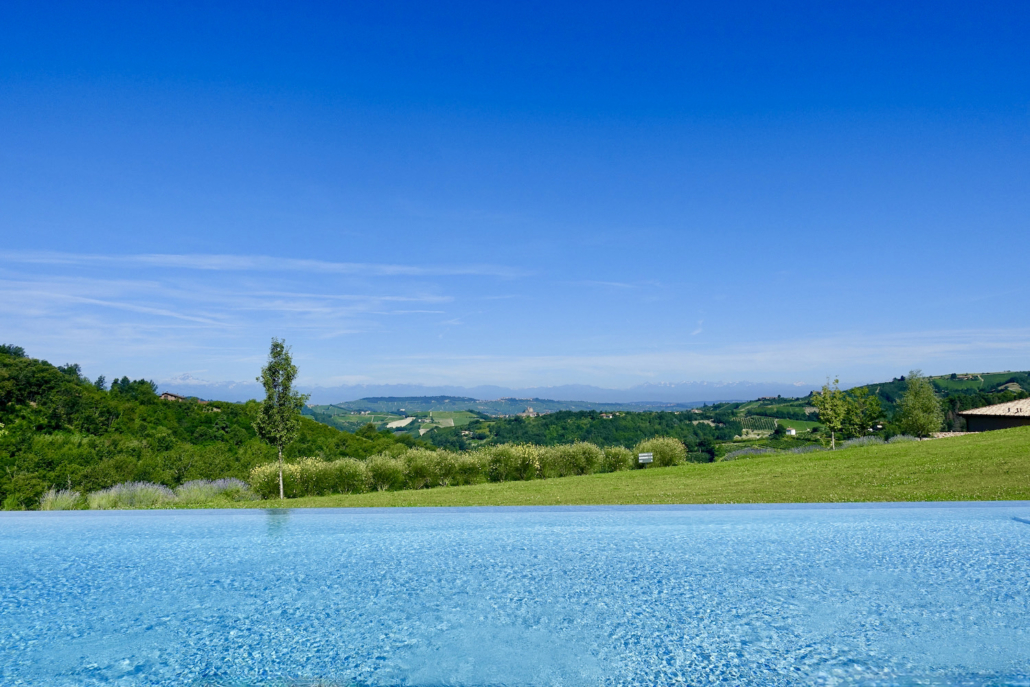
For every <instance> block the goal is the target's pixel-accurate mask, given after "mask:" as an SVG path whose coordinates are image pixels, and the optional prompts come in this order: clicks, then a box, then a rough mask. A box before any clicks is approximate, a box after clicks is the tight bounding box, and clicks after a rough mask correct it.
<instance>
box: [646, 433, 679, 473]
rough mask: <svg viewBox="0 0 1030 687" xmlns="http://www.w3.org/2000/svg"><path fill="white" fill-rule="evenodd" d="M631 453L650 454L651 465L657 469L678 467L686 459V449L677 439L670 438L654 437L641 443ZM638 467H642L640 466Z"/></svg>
mask: <svg viewBox="0 0 1030 687" xmlns="http://www.w3.org/2000/svg"><path fill="white" fill-rule="evenodd" d="M633 453H636V454H641V453H652V454H654V462H653V463H652V465H653V466H654V467H658V468H664V467H669V466H670V465H679V464H680V463H682V462H683V461H684V460H686V458H687V448H686V447H685V446H684V445H683V442H681V441H680V440H678V439H673V438H671V437H656V438H654V439H647V440H645V441H641V442H640V443H639V444H637V445H636V447H635V448H634V449H633ZM640 467H644V466H643V465H640Z"/></svg>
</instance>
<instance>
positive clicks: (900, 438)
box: [887, 434, 919, 444]
mask: <svg viewBox="0 0 1030 687" xmlns="http://www.w3.org/2000/svg"><path fill="white" fill-rule="evenodd" d="M906 441H919V439H917V438H916V437H914V436H912V435H911V434H896V435H894V436H892V437H891V438H890V439H888V440H887V443H888V444H900V443H903V442H906Z"/></svg>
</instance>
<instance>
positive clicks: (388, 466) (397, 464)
mask: <svg viewBox="0 0 1030 687" xmlns="http://www.w3.org/2000/svg"><path fill="white" fill-rule="evenodd" d="M365 467H366V468H367V469H368V481H369V484H370V485H371V486H372V488H373V489H375V490H376V491H394V490H396V489H403V488H404V485H405V482H406V481H407V480H406V479H405V475H404V461H403V460H401V459H399V458H394V457H393V456H391V455H390V454H389V453H380V454H379V455H376V456H372V457H371V458H369V459H368V460H367V461H365Z"/></svg>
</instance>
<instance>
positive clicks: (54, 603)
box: [0, 502, 1030, 686]
mask: <svg viewBox="0 0 1030 687" xmlns="http://www.w3.org/2000/svg"><path fill="white" fill-rule="evenodd" d="M0 569H2V574H0V684H3V685H21V684H30V685H126V686H129V685H240V686H243V685H296V684H302V685H310V684H319V685H350V684H359V685H673V684H691V685H702V684H704V685H707V684H715V683H719V684H741V685H794V684H817V685H824V684H825V685H831V684H848V685H852V684H854V685H917V684H918V685H923V684H941V685H945V684H947V685H1008V684H1012V685H1017V684H1019V685H1026V684H1030V679H1028V677H1030V503H1026V502H1020V503H1006V504H969V505H939V506H863V507H758V508H745V507H736V508H734V507H723V508H719V507H713V508H703V507H656V508H634V507H624V508H549V509H520V508H510V509H482V508H481V509H390V510H385V509H384V510H342V509H341V510H328V509H327V510H294V511H143V512H103V513H90V512H78V513H9V514H2V515H0Z"/></svg>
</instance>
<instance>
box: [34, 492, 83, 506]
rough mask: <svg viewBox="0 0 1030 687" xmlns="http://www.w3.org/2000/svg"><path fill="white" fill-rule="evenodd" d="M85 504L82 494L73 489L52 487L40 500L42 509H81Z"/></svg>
mask: <svg viewBox="0 0 1030 687" xmlns="http://www.w3.org/2000/svg"><path fill="white" fill-rule="evenodd" d="M84 505H85V503H84V502H83V499H82V494H80V493H79V492H77V491H72V490H71V489H60V490H58V489H54V488H53V487H51V488H50V489H48V490H47V492H46V493H45V494H43V497H42V498H41V499H40V500H39V509H40V510H79V509H81V508H82V507H83V506H84Z"/></svg>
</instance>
